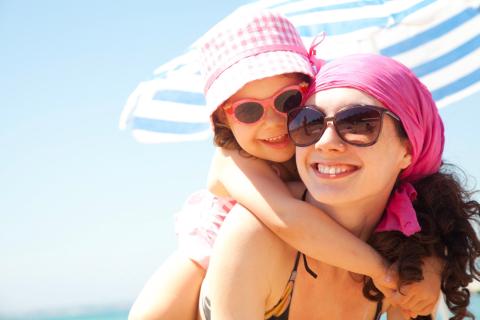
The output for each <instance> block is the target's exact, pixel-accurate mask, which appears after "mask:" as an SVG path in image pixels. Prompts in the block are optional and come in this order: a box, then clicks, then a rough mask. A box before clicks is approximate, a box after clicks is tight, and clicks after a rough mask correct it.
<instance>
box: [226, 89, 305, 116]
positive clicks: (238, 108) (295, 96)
mask: <svg viewBox="0 0 480 320" xmlns="http://www.w3.org/2000/svg"><path fill="white" fill-rule="evenodd" d="M306 89H307V83H301V84H298V85H292V86H288V87H285V88H282V89H281V90H279V91H277V92H276V93H275V94H274V95H273V96H271V97H270V98H267V99H263V100H259V99H254V98H248V99H241V100H238V101H235V102H234V103H232V104H231V105H227V106H225V107H224V110H225V112H226V113H228V114H230V115H233V116H234V118H235V119H236V120H237V121H238V122H241V123H244V124H255V123H257V122H258V121H260V120H261V119H263V117H264V116H265V113H266V112H265V110H266V108H268V107H269V106H272V105H273V107H274V108H273V109H274V110H275V111H277V112H279V113H280V114H282V115H285V116H286V114H287V112H289V111H290V110H292V109H295V108H297V107H299V106H300V105H301V103H302V100H303V93H304V92H305V90H306Z"/></svg>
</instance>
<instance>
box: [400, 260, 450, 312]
mask: <svg viewBox="0 0 480 320" xmlns="http://www.w3.org/2000/svg"><path fill="white" fill-rule="evenodd" d="M441 273H442V262H441V260H440V259H439V258H437V257H428V258H425V259H423V280H422V281H420V282H415V283H412V284H409V285H405V286H403V287H402V288H401V290H400V292H396V293H394V294H393V295H392V296H391V297H390V301H391V303H392V304H393V305H396V306H398V307H400V308H401V309H402V311H403V313H404V314H405V315H408V316H410V317H411V318H415V317H417V316H418V315H429V314H434V311H435V310H434V309H435V306H436V304H437V302H438V298H439V296H440V285H441Z"/></svg>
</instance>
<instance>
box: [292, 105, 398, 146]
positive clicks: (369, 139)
mask: <svg viewBox="0 0 480 320" xmlns="http://www.w3.org/2000/svg"><path fill="white" fill-rule="evenodd" d="M383 114H388V115H389V116H391V117H392V118H394V119H395V120H397V121H400V118H399V117H398V116H397V115H395V114H394V113H392V112H390V111H388V110H386V109H384V108H380V107H377V106H370V105H353V106H348V107H346V108H343V109H341V110H339V111H337V112H336V113H335V114H334V115H333V117H327V116H326V115H325V113H323V112H322V111H321V110H319V109H318V108H317V107H315V106H305V107H299V108H296V109H293V110H291V111H290V112H289V113H288V134H289V135H290V138H291V139H292V141H293V143H294V144H295V145H296V146H297V147H306V146H309V145H311V144H314V143H316V142H317V141H318V140H320V138H321V137H322V135H323V133H324V132H325V129H326V128H327V124H328V122H333V125H334V127H335V131H336V132H337V134H338V136H339V137H340V138H341V139H342V140H343V141H345V142H346V143H349V144H352V145H354V146H359V147H367V146H371V145H373V144H375V142H377V139H378V136H379V135H380V132H381V131H382V123H383V121H382V119H383Z"/></svg>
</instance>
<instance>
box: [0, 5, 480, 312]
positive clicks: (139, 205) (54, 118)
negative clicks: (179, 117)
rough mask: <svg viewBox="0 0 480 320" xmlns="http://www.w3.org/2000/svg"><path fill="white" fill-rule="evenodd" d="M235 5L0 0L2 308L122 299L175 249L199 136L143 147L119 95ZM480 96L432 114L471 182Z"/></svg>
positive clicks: (199, 177) (203, 154)
mask: <svg viewBox="0 0 480 320" xmlns="http://www.w3.org/2000/svg"><path fill="white" fill-rule="evenodd" d="M242 3H245V1H232V0H229V1H194V0H188V1H180V0H179V1H158V0H151V1H147V0H137V1H113V0H109V1H107V0H103V1H94V0H83V1H60V0H45V1H22V0H19V1H14V0H3V1H2V0H0V41H1V44H2V45H1V49H0V88H1V89H0V99H1V107H0V110H1V114H2V119H3V121H2V125H1V126H0V146H1V157H0V218H1V220H0V254H1V256H0V257H1V258H0V259H1V262H0V284H1V285H0V317H1V314H6V313H11V312H28V311H31V310H46V309H57V308H72V307H75V308H76V307H82V306H103V305H110V306H122V305H123V306H128V305H129V304H130V303H131V302H132V300H133V299H134V297H135V296H136V294H137V293H138V291H139V290H140V288H141V287H142V285H143V283H144V282H145V280H146V279H147V277H148V276H149V275H150V274H151V273H152V272H153V271H154V269H155V268H156V267H157V266H158V265H160V264H161V262H162V260H163V259H164V258H165V257H166V255H167V254H168V253H169V252H170V251H172V250H173V248H174V247H175V237H174V232H173V227H172V226H173V213H174V212H175V211H176V210H177V209H178V208H179V207H180V205H181V203H182V201H183V199H184V198H185V197H186V196H187V195H188V194H189V193H191V192H192V191H194V190H196V189H198V188H200V187H202V186H203V185H204V181H205V177H206V172H207V169H208V165H209V159H210V156H211V152H212V150H213V148H212V146H211V143H210V141H205V142H192V143H182V144H170V145H142V144H139V143H137V142H136V141H134V140H133V138H132V137H131V135H130V133H129V132H122V131H120V130H118V128H117V123H118V119H119V116H120V112H121V110H122V106H123V104H124V102H125V100H126V98H127V96H128V95H129V93H130V92H131V91H132V90H133V89H134V88H135V87H136V85H137V84H138V83H139V82H140V81H142V80H147V79H149V78H150V77H151V75H152V72H153V70H154V69H155V68H156V67H157V66H159V65H160V64H162V63H164V62H166V61H168V60H169V59H171V58H173V57H175V56H176V55H178V54H180V53H183V52H184V50H186V48H187V47H188V45H190V44H191V43H192V42H193V41H194V40H195V39H197V38H198V37H199V36H200V35H201V34H202V33H203V32H205V31H206V30H207V29H208V28H209V27H211V26H212V25H213V24H214V23H215V22H217V21H218V20H220V19H221V18H222V17H223V16H225V15H226V14H227V13H229V12H231V11H232V10H233V9H234V8H236V7H238V6H239V5H240V4H242ZM479 101H480V94H476V95H473V96H471V97H469V98H467V99H465V100H463V101H461V102H459V103H456V104H455V105H451V106H449V107H447V108H445V109H442V110H441V114H442V116H443V118H444V120H445V124H446V132H447V145H446V153H445V158H446V159H447V160H451V161H454V162H456V163H458V164H460V165H461V166H462V167H463V168H464V169H466V171H468V172H469V173H470V174H471V175H473V176H474V177H476V179H477V180H478V181H480V166H478V165H477V162H478V160H477V159H478V158H479V157H480V151H479V149H480V148H479V147H480V143H479V142H478V140H477V139H478V137H479V135H480V127H479V126H478V119H480V108H478V103H479Z"/></svg>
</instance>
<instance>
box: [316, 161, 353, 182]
mask: <svg viewBox="0 0 480 320" xmlns="http://www.w3.org/2000/svg"><path fill="white" fill-rule="evenodd" d="M311 168H312V169H313V171H314V173H315V175H316V176H317V177H319V178H322V179H338V178H343V177H346V176H349V175H351V174H353V173H354V172H356V171H357V170H359V169H360V168H359V167H358V166H354V165H351V164H341V163H322V162H315V163H313V164H312V165H311Z"/></svg>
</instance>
